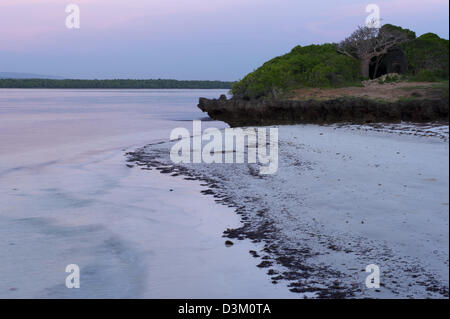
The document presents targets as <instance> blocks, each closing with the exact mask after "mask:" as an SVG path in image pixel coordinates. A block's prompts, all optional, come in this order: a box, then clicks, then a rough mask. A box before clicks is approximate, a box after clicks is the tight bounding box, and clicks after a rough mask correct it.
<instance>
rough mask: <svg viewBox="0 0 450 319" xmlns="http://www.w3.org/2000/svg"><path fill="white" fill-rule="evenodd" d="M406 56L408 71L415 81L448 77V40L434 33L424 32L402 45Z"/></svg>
mask: <svg viewBox="0 0 450 319" xmlns="http://www.w3.org/2000/svg"><path fill="white" fill-rule="evenodd" d="M402 47H403V49H404V50H405V52H406V55H407V56H408V73H409V74H410V75H411V76H412V78H411V79H413V80H416V81H437V80H440V79H441V80H443V79H448V78H449V72H448V68H449V62H448V59H449V41H448V40H446V39H441V38H440V37H439V36H438V35H436V34H434V33H425V34H423V35H421V36H420V37H418V38H416V39H414V40H412V41H409V42H407V43H405V44H403V45H402Z"/></svg>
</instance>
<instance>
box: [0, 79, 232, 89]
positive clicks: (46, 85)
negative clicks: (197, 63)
mask: <svg viewBox="0 0 450 319" xmlns="http://www.w3.org/2000/svg"><path fill="white" fill-rule="evenodd" d="M232 84H233V82H223V81H178V80H164V79H157V80H120V79H117V80H69V79H68V80H52V79H0V88H20V89H231V86H232Z"/></svg>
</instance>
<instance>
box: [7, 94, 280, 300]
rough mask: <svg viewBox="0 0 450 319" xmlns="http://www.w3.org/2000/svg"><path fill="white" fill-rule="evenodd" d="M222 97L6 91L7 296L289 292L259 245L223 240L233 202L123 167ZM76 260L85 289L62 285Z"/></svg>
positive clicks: (233, 219) (232, 222) (233, 223)
mask: <svg viewBox="0 0 450 319" xmlns="http://www.w3.org/2000/svg"><path fill="white" fill-rule="evenodd" d="M223 93H225V91H224V90H0V298H105V297H108V298H194V297H197V298H210V297H217V298H220V297H224V298H238V297H242V298H250V297H252V298H258V297H261V298H262V297H268V298H275V297H286V296H288V294H289V292H288V290H287V289H286V287H282V286H279V285H278V286H274V285H272V284H271V283H270V281H269V280H268V277H267V276H266V275H265V272H264V270H261V269H259V268H257V267H256V262H257V261H256V260H255V259H254V258H252V257H251V256H250V255H249V253H248V251H249V250H251V249H255V247H254V246H253V245H252V244H250V243H246V242H241V243H239V244H236V245H234V246H233V248H232V249H228V248H226V247H225V245H224V241H223V238H222V237H221V235H222V232H223V230H225V229H226V228H233V227H238V226H239V225H240V224H239V219H238V217H237V216H236V214H234V212H233V211H232V210H231V209H230V208H228V207H225V206H221V205H217V204H216V203H215V202H214V199H213V198H212V197H211V198H210V197H206V196H202V195H200V191H201V190H202V189H203V188H202V187H201V186H200V185H199V183H196V182H192V181H186V180H183V179H182V178H181V177H170V176H166V175H163V174H160V173H158V172H155V171H145V170H141V169H139V168H137V167H133V168H129V167H127V165H126V164H127V162H126V158H125V156H124V155H125V153H126V152H127V151H130V150H134V149H136V148H137V147H141V146H143V145H145V144H147V143H150V142H154V141H159V140H168V139H169V136H170V131H171V129H172V128H175V127H180V126H182V127H187V128H191V129H192V127H191V126H192V122H191V120H193V119H201V118H204V117H205V115H204V114H203V113H201V111H200V110H199V109H198V108H197V107H196V105H197V102H198V98H199V97H200V96H203V97H217V96H219V95H220V94H223ZM207 123H208V126H215V127H225V124H224V123H221V122H214V121H209V122H207ZM170 190H172V191H170ZM250 245H251V246H250ZM69 264H77V265H79V267H80V270H81V288H80V289H68V288H66V286H65V279H66V276H67V275H68V274H67V273H66V272H65V269H66V266H67V265H69Z"/></svg>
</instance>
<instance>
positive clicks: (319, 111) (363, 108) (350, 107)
mask: <svg viewBox="0 0 450 319" xmlns="http://www.w3.org/2000/svg"><path fill="white" fill-rule="evenodd" d="M198 107H199V108H200V109H201V110H202V111H203V112H207V113H208V115H209V116H210V117H211V118H212V119H215V120H219V121H224V122H226V123H228V124H229V125H230V126H231V127H236V126H248V125H274V124H296V123H304V124H307V123H315V124H330V123H339V122H345V123H375V122H392V123H395V122H400V121H411V122H430V121H447V122H448V116H449V113H448V108H449V107H448V97H440V98H435V99H416V100H415V99H410V100H399V101H395V102H386V101H376V100H369V99H365V98H351V97H348V98H337V99H330V100H324V101H319V100H303V101H293V100H282V101H275V100H263V99H259V100H248V101H247V100H242V99H227V98H226V97H225V96H221V97H220V98H219V99H212V100H211V99H206V98H200V101H199V104H198Z"/></svg>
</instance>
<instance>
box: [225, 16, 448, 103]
mask: <svg viewBox="0 0 450 319" xmlns="http://www.w3.org/2000/svg"><path fill="white" fill-rule="evenodd" d="M360 31H361V32H363V31H364V32H365V31H367V30H366V29H364V28H360ZM364 32H363V34H362V35H365V33H364ZM372 33H373V34H371V37H369V38H370V40H372V42H374V43H375V44H376V43H379V42H380V41H381V42H382V40H383V39H384V41H385V42H386V43H387V44H386V45H385V46H384V47H383V50H380V52H381V53H382V54H386V53H384V52H388V50H390V49H395V48H399V47H400V48H402V49H403V51H404V52H405V53H406V57H407V59H405V61H406V60H407V62H405V65H406V63H407V67H408V74H402V75H401V76H400V78H397V77H386V78H384V79H382V80H379V82H380V83H381V84H383V83H391V82H398V81H404V80H409V81H424V82H434V81H443V80H448V78H449V41H448V40H445V39H441V38H440V37H439V36H437V35H436V34H433V33H427V34H424V35H422V36H420V37H418V38H416V35H415V33H414V32H413V31H411V30H408V29H403V28H401V27H398V26H394V25H391V24H386V25H384V26H383V27H382V28H381V29H380V31H379V32H378V33H376V32H375V31H374V32H372ZM383 35H384V38H383ZM354 37H356V36H354ZM393 38H394V39H397V40H398V42H397V43H395V45H394V46H389V45H391V43H393V42H395V41H393V40H392V39H393ZM358 39H359V38H358ZM344 42H345V41H344ZM347 42H348V41H347ZM354 42H355V41H354ZM352 43H353V42H352ZM355 43H356V44H355ZM355 43H353V44H355V45H356V48H360V49H361V50H362V49H367V50H368V52H369V51H370V52H372V51H373V46H374V45H375V44H371V42H370V41H368V40H367V39H366V37H362V39H359V40H358V41H356V42H355ZM344 44H345V43H344ZM343 47H345V46H343V45H342V43H341V44H339V45H335V44H323V45H309V46H305V47H300V46H297V47H295V48H294V49H293V50H292V51H291V52H290V53H288V54H285V55H283V56H279V57H276V58H274V59H272V60H270V61H268V62H266V63H265V64H263V65H262V66H261V67H259V68H258V69H256V70H255V71H253V72H252V73H250V74H248V75H247V76H246V77H244V78H243V79H242V80H241V81H239V82H236V83H234V84H233V87H232V90H231V93H232V94H233V95H234V97H236V98H240V99H247V100H249V99H258V98H280V97H283V96H286V95H287V94H288V93H289V92H290V91H291V90H292V89H296V88H301V87H324V88H326V87H344V86H360V85H361V80H362V76H361V74H362V72H361V71H362V68H361V65H360V62H361V61H358V60H360V59H358V58H355V56H354V54H353V55H352V54H351V53H352V52H353V51H352V50H353V49H355V48H353V47H350V49H348V48H347V49H348V50H347V51H344V50H343ZM352 56H353V58H352ZM366 62H367V63H369V62H370V61H366ZM377 63H378V62H377ZM366 69H367V68H366ZM405 70H406V67H405ZM366 71H367V70H366Z"/></svg>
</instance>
